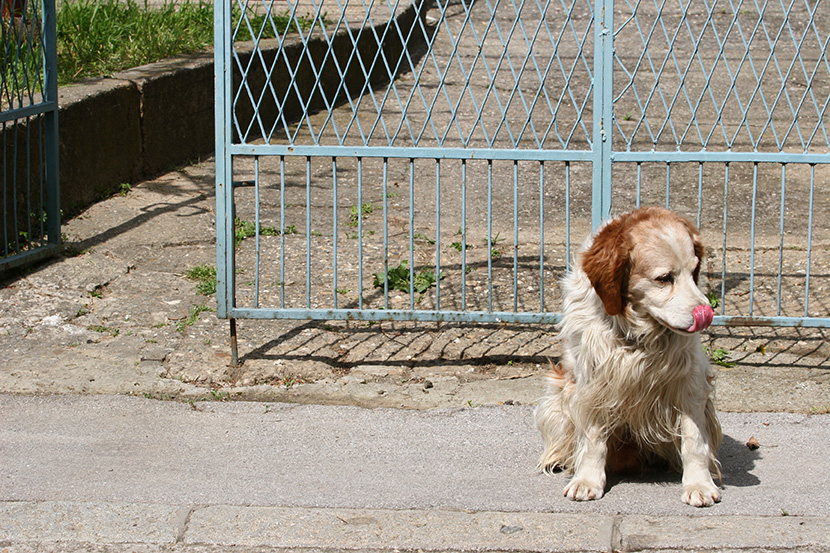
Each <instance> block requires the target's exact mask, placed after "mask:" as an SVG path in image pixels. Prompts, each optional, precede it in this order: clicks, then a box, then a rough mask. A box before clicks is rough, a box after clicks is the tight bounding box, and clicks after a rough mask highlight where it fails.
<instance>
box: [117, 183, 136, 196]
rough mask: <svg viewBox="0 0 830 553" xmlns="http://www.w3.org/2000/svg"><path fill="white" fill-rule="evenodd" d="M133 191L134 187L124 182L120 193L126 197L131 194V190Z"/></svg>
mask: <svg viewBox="0 0 830 553" xmlns="http://www.w3.org/2000/svg"><path fill="white" fill-rule="evenodd" d="M132 189H133V185H131V184H130V183H128V182H122V183H121V186H120V187H119V191H118V193H119V194H121V195H122V196H126V195H127V194H129V193H130V190H132Z"/></svg>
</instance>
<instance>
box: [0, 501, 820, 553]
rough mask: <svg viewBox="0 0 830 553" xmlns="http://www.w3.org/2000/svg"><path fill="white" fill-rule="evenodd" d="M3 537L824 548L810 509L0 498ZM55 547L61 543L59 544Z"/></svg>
mask: <svg viewBox="0 0 830 553" xmlns="http://www.w3.org/2000/svg"><path fill="white" fill-rule="evenodd" d="M0 520H3V521H4V524H3V525H0V544H2V543H3V542H7V543H14V544H16V545H25V544H31V545H35V544H37V545H38V546H39V547H41V548H42V547H45V546H48V545H49V544H53V545H54V544H67V543H69V544H72V543H74V544H76V547H77V548H78V549H80V544H95V545H96V547H98V548H100V547H101V546H106V545H117V544H120V545H125V546H126V545H136V544H144V545H154V546H170V545H174V544H176V545H179V546H181V547H182V548H183V549H185V550H186V549H187V546H193V547H196V546H201V547H204V546H221V547H223V548H225V547H231V546H233V547H234V548H235V549H234V550H237V548H240V547H241V548H257V549H258V550H261V548H263V547H265V548H269V549H292V550H296V549H301V550H312V551H313V550H326V551H355V550H357V551H389V550H399V551H420V550H424V551H528V552H531V551H532V552H540V553H541V552H549V551H557V552H570V551H670V550H735V549H741V550H756V551H757V550H773V549H774V550H776V551H782V550H783V551H787V550H800V551H804V550H826V549H828V548H830V522H828V520H827V519H824V518H815V517H758V516H755V517H753V516H718V517H695V516H689V517H678V516H673V517H651V516H638V515H617V516H614V515H600V514H591V515H587V514H567V513H528V512H491V511H487V512H464V511H447V510H434V511H423V510H385V509H343V508H298V507H290V508H289V507H251V506H233V505H210V506H186V505H155V504H139V503H135V504H125V503H106V502H66V501H55V502H51V501H47V502H28V501H20V502H2V503H0ZM64 549H65V548H64V547H61V550H64Z"/></svg>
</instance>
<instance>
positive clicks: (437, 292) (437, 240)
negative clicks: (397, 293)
mask: <svg viewBox="0 0 830 553" xmlns="http://www.w3.org/2000/svg"><path fill="white" fill-rule="evenodd" d="M435 310H436V311H440V310H441V160H440V159H436V160H435Z"/></svg>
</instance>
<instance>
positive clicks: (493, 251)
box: [481, 232, 506, 259]
mask: <svg viewBox="0 0 830 553" xmlns="http://www.w3.org/2000/svg"><path fill="white" fill-rule="evenodd" d="M500 234H501V233H500V232H497V233H496V235H495V236H491V237H490V240H489V241H488V240H487V239H486V238H482V239H481V241H482V242H484V245H485V246H486V245H487V244H488V243H489V244H490V257H492V258H493V259H498V258H499V257H501V250H499V249H498V248H496V244H500V243H501V242H504V241H505V240H506V239H505V238H500V237H499V235H500Z"/></svg>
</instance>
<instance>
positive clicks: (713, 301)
mask: <svg viewBox="0 0 830 553" xmlns="http://www.w3.org/2000/svg"><path fill="white" fill-rule="evenodd" d="M706 299H708V300H709V305H711V306H712V309H717V308H718V307H720V299H718V297H717V296H716V295H715V293H714V292H709V293H708V294H706Z"/></svg>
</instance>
